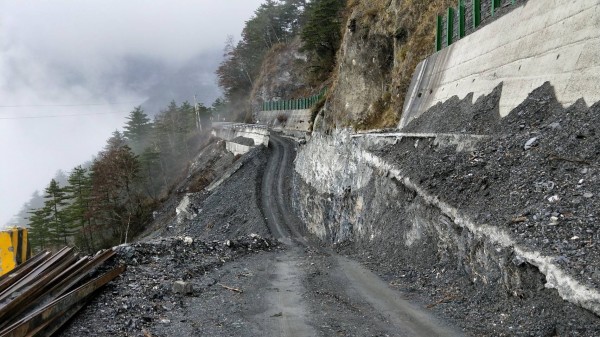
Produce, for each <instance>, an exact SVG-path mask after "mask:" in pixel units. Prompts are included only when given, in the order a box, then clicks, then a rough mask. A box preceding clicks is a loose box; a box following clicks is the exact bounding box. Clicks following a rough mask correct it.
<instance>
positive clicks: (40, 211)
mask: <svg viewBox="0 0 600 337" xmlns="http://www.w3.org/2000/svg"><path fill="white" fill-rule="evenodd" d="M29 214H30V216H29V243H30V244H31V247H32V248H33V251H40V250H42V249H46V248H49V247H50V243H51V240H52V239H51V235H50V228H49V219H50V209H49V208H48V207H40V208H37V209H32V210H30V211H29Z"/></svg>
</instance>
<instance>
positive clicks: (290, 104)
mask: <svg viewBox="0 0 600 337" xmlns="http://www.w3.org/2000/svg"><path fill="white" fill-rule="evenodd" d="M326 94H327V88H323V90H321V92H320V93H318V94H316V95H312V96H310V97H304V98H296V99H290V100H279V101H268V102H264V103H263V105H262V111H274V110H304V109H310V108H312V107H313V106H315V105H316V104H317V103H318V102H319V101H320V100H321V99H323V97H325V95H326Z"/></svg>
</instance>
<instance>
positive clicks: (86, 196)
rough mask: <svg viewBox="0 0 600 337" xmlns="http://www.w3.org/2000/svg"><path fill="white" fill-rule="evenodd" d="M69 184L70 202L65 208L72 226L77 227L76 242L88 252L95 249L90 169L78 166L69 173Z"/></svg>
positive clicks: (67, 192) (68, 197)
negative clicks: (91, 211)
mask: <svg viewBox="0 0 600 337" xmlns="http://www.w3.org/2000/svg"><path fill="white" fill-rule="evenodd" d="M68 182H69V185H68V186H66V187H65V192H66V199H67V200H69V201H70V204H69V205H68V206H67V208H66V209H65V212H66V214H67V216H68V219H69V223H70V227H71V228H74V229H77V232H76V234H75V242H76V243H77V244H78V245H80V246H81V247H82V249H85V250H86V251H87V252H93V251H95V244H94V238H93V230H92V218H91V216H90V195H91V190H92V179H91V177H90V175H89V174H88V170H87V169H84V168H83V167H81V166H77V167H75V168H74V169H73V171H71V174H70V175H69V180H68Z"/></svg>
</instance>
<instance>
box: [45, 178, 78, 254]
mask: <svg viewBox="0 0 600 337" xmlns="http://www.w3.org/2000/svg"><path fill="white" fill-rule="evenodd" d="M44 192H45V195H44V199H45V202H44V207H45V208H47V210H48V212H49V217H48V229H49V231H50V238H51V243H53V244H55V245H61V244H64V245H67V244H68V243H69V242H68V238H69V237H71V235H72V234H73V232H72V230H71V228H69V226H68V223H67V222H68V221H67V220H68V219H67V215H66V212H65V206H66V205H67V201H66V200H67V198H66V195H65V191H64V189H63V188H61V187H60V185H59V184H58V182H57V181H56V180H54V179H52V180H51V181H50V184H49V185H48V187H46V189H45V190H44Z"/></svg>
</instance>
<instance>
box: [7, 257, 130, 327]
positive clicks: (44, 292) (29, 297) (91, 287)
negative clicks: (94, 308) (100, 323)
mask: <svg viewBox="0 0 600 337" xmlns="http://www.w3.org/2000/svg"><path fill="white" fill-rule="evenodd" d="M114 254H115V253H114V252H113V251H112V250H106V251H103V252H100V253H98V254H96V256H94V257H88V256H86V257H83V258H79V257H78V256H77V254H75V253H74V252H73V250H72V248H66V247H65V248H63V249H61V250H60V251H58V252H57V253H55V254H51V253H50V252H48V251H43V252H41V253H39V254H38V255H36V256H34V257H33V258H31V259H30V260H28V261H27V262H25V263H23V264H21V265H19V266H18V267H17V268H15V269H14V270H13V271H12V272H10V273H8V274H5V275H3V276H2V277H0V336H1V337H5V336H10V337H17V336H51V335H52V334H53V333H54V332H56V331H57V330H58V329H59V328H60V327H61V326H62V325H63V324H64V323H66V322H67V321H68V320H69V319H70V318H71V317H72V316H73V315H74V314H75V313H77V311H79V310H80V309H81V308H82V307H83V306H84V305H85V303H86V302H87V300H88V299H89V298H90V295H91V294H92V293H93V292H94V291H96V290H97V289H98V288H100V287H102V286H103V285H105V284H106V283H108V282H110V281H111V280H113V279H114V278H116V277H117V276H118V275H119V274H121V273H122V272H123V271H125V266H118V267H114V268H112V269H110V270H109V271H107V272H105V273H103V274H102V275H100V276H98V277H96V278H93V279H91V276H90V274H91V272H92V271H95V270H97V269H98V267H100V266H102V265H103V264H104V262H106V261H107V260H108V259H110V258H111V257H112V256H113V255H114Z"/></svg>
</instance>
